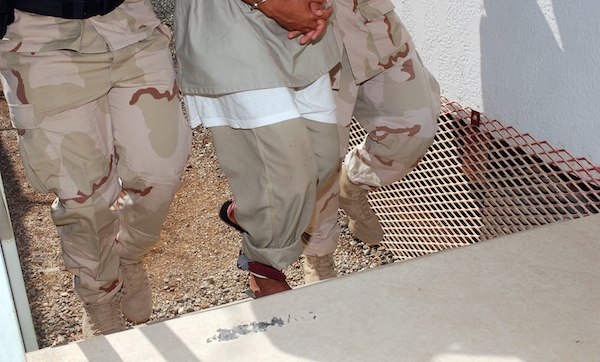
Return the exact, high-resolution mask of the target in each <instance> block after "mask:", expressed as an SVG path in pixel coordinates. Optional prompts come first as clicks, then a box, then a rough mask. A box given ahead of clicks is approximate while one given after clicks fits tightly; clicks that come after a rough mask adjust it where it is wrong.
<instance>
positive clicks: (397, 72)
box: [304, 41, 440, 256]
mask: <svg viewBox="0 0 600 362" xmlns="http://www.w3.org/2000/svg"><path fill="white" fill-rule="evenodd" d="M408 48H409V49H410V51H409V52H407V54H405V55H404V57H403V58H402V59H399V60H398V61H397V62H396V63H395V64H394V65H393V66H392V67H390V68H389V69H386V70H385V71H383V72H382V73H379V74H378V75H376V76H375V77H373V78H371V79H369V80H367V81H365V82H363V83H361V84H359V85H357V84H356V83H355V78H354V76H353V74H352V71H351V68H350V64H349V62H348V56H347V54H346V51H345V50H344V54H343V58H342V64H341V70H340V71H339V72H338V73H337V75H336V77H340V79H339V84H340V88H339V90H335V91H334V96H335V100H336V107H337V109H336V117H337V119H338V125H339V136H340V152H341V154H342V155H345V158H344V160H343V163H344V165H345V167H346V169H347V170H348V177H349V179H350V180H351V181H352V182H353V183H356V184H359V185H361V187H362V188H364V189H365V190H373V189H376V188H378V187H381V186H386V185H390V184H392V183H394V182H396V181H398V180H401V179H402V178H403V177H404V176H406V175H407V174H408V173H409V172H410V171H411V170H412V169H413V168H414V167H416V165H417V164H418V162H419V160H420V159H421V158H422V157H423V156H424V155H425V153H426V152H427V149H428V148H429V146H430V145H431V144H432V143H433V138H434V136H435V133H436V131H437V118H438V116H439V112H440V90H439V87H438V84H437V82H436V80H435V79H434V77H433V76H432V75H431V74H430V73H429V72H428V71H427V69H426V68H425V67H424V66H423V64H422V62H421V60H420V58H419V56H418V55H417V52H416V51H415V50H414V49H415V47H414V44H412V41H410V45H409V47H408ZM406 64H410V68H408V67H407V66H406ZM352 117H355V118H356V120H357V121H358V122H359V123H360V125H361V126H362V127H363V129H364V130H365V131H366V132H367V136H366V137H365V138H364V139H363V141H362V143H361V144H360V145H358V146H357V147H354V148H353V149H352V150H350V151H349V152H348V153H346V151H347V150H348V145H349V132H350V124H351V120H352ZM338 177H339V174H338ZM338 194H339V183H337V182H334V183H332V184H331V185H330V189H329V190H328V191H326V192H324V194H323V196H322V197H321V198H319V200H318V201H317V210H318V212H319V214H320V215H319V216H318V224H317V225H316V226H315V228H314V229H313V230H311V231H310V234H311V237H310V239H309V243H308V244H307V245H306V248H305V250H304V253H305V254H306V255H318V256H322V255H326V254H329V253H332V252H333V251H334V250H335V248H336V247H337V242H338V239H339V233H340V227H339V225H338V223H337V212H338V208H339V202H338V199H337V196H338Z"/></svg>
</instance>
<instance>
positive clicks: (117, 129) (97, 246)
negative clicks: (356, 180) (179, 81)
mask: <svg viewBox="0 0 600 362" xmlns="http://www.w3.org/2000/svg"><path fill="white" fill-rule="evenodd" d="M88 40H89V39H88ZM96 40H99V39H98V38H96ZM168 42H169V38H168V35H166V34H165V33H164V32H161V31H159V30H156V31H155V32H154V33H153V35H151V36H150V37H149V38H148V39H145V40H143V41H141V42H137V43H135V44H133V45H130V46H128V47H125V48H123V49H120V50H116V51H112V52H105V53H99V54H85V53H77V52H74V51H48V52H37V53H19V52H4V53H0V69H1V70H2V75H3V81H4V92H5V95H6V99H7V101H8V103H9V109H10V112H11V118H12V121H13V126H14V127H15V128H16V129H17V131H18V135H19V148H20V153H21V157H22V161H23V164H24V166H25V170H26V172H27V177H28V179H29V181H30V183H31V184H32V186H33V187H34V188H35V189H36V190H38V191H40V192H42V193H54V194H56V196H57V198H56V200H55V201H54V203H53V204H52V206H51V214H52V219H53V221H54V223H55V224H56V226H57V228H58V232H59V235H60V240H61V245H62V251H63V258H64V262H65V266H66V268H67V270H68V271H70V272H71V273H73V274H74V276H75V277H74V280H75V291H76V293H77V295H78V296H79V297H80V298H81V299H82V300H83V301H84V302H87V303H95V302H102V301H104V300H106V299H108V298H110V297H111V296H112V295H114V294H115V293H117V292H118V291H119V289H120V287H121V283H122V278H121V275H120V274H119V265H120V263H122V262H125V263H133V262H136V261H139V260H141V259H142V257H143V256H144V254H145V253H146V252H148V251H149V250H150V249H151V248H152V247H153V246H154V245H155V243H156V242H157V241H158V240H159V237H160V230H161V226H162V223H163V220H164V219H165V216H166V214H167V211H168V207H169V204H170V202H171V201H172V199H173V197H174V194H175V192H176V191H177V189H178V187H179V185H180V176H181V172H182V169H183V167H184V165H185V163H186V161H187V158H188V155H189V151H190V145H191V130H190V128H189V125H188V124H187V122H186V120H185V119H184V117H183V114H182V109H181V102H180V98H179V94H178V89H177V86H176V83H175V73H174V69H173V64H172V59H171V54H170V51H169V48H168Z"/></svg>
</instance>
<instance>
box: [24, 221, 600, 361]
mask: <svg viewBox="0 0 600 362" xmlns="http://www.w3.org/2000/svg"><path fill="white" fill-rule="evenodd" d="M599 278H600V215H594V216H589V217H585V218H581V219H577V220H573V221H568V222H561V223H554V224H552V225H549V226H544V227H539V228H537V229H534V230H530V231H527V232H522V233H518V234H512V235H509V236H506V237H501V238H497V239H494V240H490V241H486V242H480V243H478V244H474V245H470V246H466V247H461V248H457V249H452V250H446V251H443V252H439V253H435V254H432V255H429V256H426V257H420V258H416V259H412V260H409V261H405V262H399V263H395V264H391V265H386V266H383V267H379V268H376V269H371V270H368V271H364V272H359V273H354V274H352V275H349V276H343V277H339V278H337V279H334V280H329V281H325V282H322V283H318V284H314V285H309V286H305V287H300V288H297V289H294V290H292V291H289V292H285V293H281V294H277V295H273V296H269V297H265V298H262V299H257V300H246V301H242V302H238V303H234V304H229V305H226V306H223V307H219V308H213V309H210V310H206V311H201V312H197V313H192V314H187V315H184V316H182V317H179V318H175V319H171V320H167V321H163V322H158V323H154V324H150V325H143V326H139V327H137V328H134V329H132V330H129V331H125V332H122V333H117V334H113V335H108V336H103V337H97V338H94V339H90V340H86V341H81V342H75V343H71V344H68V345H65V346H61V347H57V348H46V349H42V350H38V351H34V352H30V353H28V354H27V355H26V357H27V360H28V361H31V362H38V361H103V362H104V361H143V362H149V361H242V360H243V361H435V362H442V361H443V362H455V361H461V362H462V361H477V362H478V361H486V362H488V361H492V362H495V361H498V362H500V361H503V362H504V361H506V362H516V361H527V362H532V361H544V362H548V361H561V362H562V361H569V362H572V361H586V362H587V361H600V284H599V283H598V279H599Z"/></svg>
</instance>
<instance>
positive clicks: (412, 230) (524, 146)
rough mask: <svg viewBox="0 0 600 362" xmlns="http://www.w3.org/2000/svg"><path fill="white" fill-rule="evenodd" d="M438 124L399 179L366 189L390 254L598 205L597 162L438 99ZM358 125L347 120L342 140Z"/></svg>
mask: <svg viewBox="0 0 600 362" xmlns="http://www.w3.org/2000/svg"><path fill="white" fill-rule="evenodd" d="M438 123H439V126H440V128H439V131H438V134H437V136H436V139H435V141H434V144H433V145H432V146H431V148H430V150H429V152H428V153H427V155H426V156H425V157H424V158H423V160H422V161H421V163H420V164H419V166H418V167H417V168H416V169H415V170H413V171H412V172H411V173H410V174H409V175H408V176H407V177H405V178H404V180H402V181H399V182H396V183H394V184H393V185H390V186H387V187H383V188H381V189H379V190H377V191H375V192H371V193H370V195H369V199H370V202H371V205H372V206H373V209H374V210H375V212H376V213H377V214H378V216H379V219H380V221H381V224H382V226H383V229H384V231H385V237H384V241H383V244H384V246H385V247H386V248H387V249H389V250H390V251H391V252H392V253H393V254H394V256H395V258H396V259H410V258H413V257H417V256H421V255H425V254H429V253H432V252H436V251H439V250H443V249H447V248H453V247H458V246H462V245H467V244H471V243H475V242H478V241H481V240H487V239H491V238H494V237H497V236H501V235H506V234H511V233H514V232H519V231H524V230H527V229H529V228H532V227H535V226H539V225H544V224H548V223H551V222H555V221H560V220H566V219H574V218H578V217H582V216H586V215H590V214H596V213H598V212H600V167H598V166H594V165H593V164H591V163H590V162H589V161H588V160H586V159H584V158H575V157H573V156H572V155H571V154H569V153H568V152H567V151H565V150H562V149H554V148H553V147H551V146H550V145H549V144H548V143H547V142H545V141H541V142H540V141H536V140H535V139H534V138H533V137H531V136H530V135H529V134H519V132H517V131H516V130H515V129H514V128H512V127H505V126H503V125H502V124H501V123H500V122H498V121H496V120H489V119H487V118H486V117H485V116H484V115H481V114H479V113H477V112H475V111H473V110H471V109H469V108H463V107H461V106H460V105H458V104H457V103H455V102H452V101H449V100H446V99H444V98H442V113H441V115H440V117H439V120H438ZM364 135H365V132H364V130H362V128H361V127H360V125H358V123H356V122H353V124H352V128H351V132H350V146H351V147H353V146H355V145H356V144H358V143H359V142H360V140H362V138H363V137H364Z"/></svg>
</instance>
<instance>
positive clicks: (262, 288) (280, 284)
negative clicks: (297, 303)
mask: <svg viewBox="0 0 600 362" xmlns="http://www.w3.org/2000/svg"><path fill="white" fill-rule="evenodd" d="M249 283H250V290H252V293H254V297H255V298H262V297H266V296H267V295H271V294H276V293H280V292H285V291H286V290H290V289H292V288H290V286H289V285H288V283H286V282H285V280H284V281H279V280H275V279H271V278H261V277H259V276H256V275H253V274H250V279H249Z"/></svg>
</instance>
